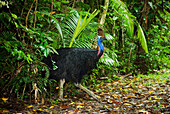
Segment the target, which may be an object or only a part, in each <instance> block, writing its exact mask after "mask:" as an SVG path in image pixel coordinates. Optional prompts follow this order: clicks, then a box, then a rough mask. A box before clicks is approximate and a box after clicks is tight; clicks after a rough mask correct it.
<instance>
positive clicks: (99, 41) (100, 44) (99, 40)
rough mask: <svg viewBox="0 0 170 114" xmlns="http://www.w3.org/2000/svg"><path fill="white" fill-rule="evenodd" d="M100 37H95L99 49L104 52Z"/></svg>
mask: <svg viewBox="0 0 170 114" xmlns="http://www.w3.org/2000/svg"><path fill="white" fill-rule="evenodd" d="M100 37H101V36H98V37H97V43H98V45H99V47H100V50H102V51H103V52H104V45H103V43H102V40H101V39H100Z"/></svg>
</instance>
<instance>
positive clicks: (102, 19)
mask: <svg viewBox="0 0 170 114" xmlns="http://www.w3.org/2000/svg"><path fill="white" fill-rule="evenodd" d="M108 6H109V0H105V3H104V8H103V13H102V15H101V19H100V22H99V23H100V25H99V28H101V27H102V26H103V24H104V22H105V19H106V13H107V9H108Z"/></svg>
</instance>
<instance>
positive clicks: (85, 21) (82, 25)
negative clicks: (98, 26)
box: [69, 10, 99, 47]
mask: <svg viewBox="0 0 170 114" xmlns="http://www.w3.org/2000/svg"><path fill="white" fill-rule="evenodd" d="M98 13H99V11H97V10H94V11H93V13H92V14H91V15H90V16H89V17H88V18H87V16H88V14H89V11H88V13H87V14H86V16H85V17H84V19H83V21H82V14H80V16H79V18H78V21H77V23H76V24H77V26H76V28H75V30H74V33H73V36H72V38H71V42H70V45H69V47H72V45H73V43H74V41H75V38H77V36H78V35H79V34H80V33H81V32H82V31H83V30H84V28H85V27H86V26H87V24H88V23H89V22H90V21H91V20H92V19H93V18H94V17H95V16H96V15H97V14H98ZM73 21H74V20H73ZM73 27H75V26H73ZM72 30H73V29H72Z"/></svg>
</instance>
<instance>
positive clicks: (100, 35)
mask: <svg viewBox="0 0 170 114" xmlns="http://www.w3.org/2000/svg"><path fill="white" fill-rule="evenodd" d="M103 40H107V39H106V38H105V34H104V31H103V30H102V29H101V28H99V29H98V37H97V43H98V45H99V48H98V54H99V53H100V52H101V51H102V53H103V54H104V45H103V43H102V41H103ZM98 54H97V55H98ZM103 54H102V56H103ZM102 56H101V57H102Z"/></svg>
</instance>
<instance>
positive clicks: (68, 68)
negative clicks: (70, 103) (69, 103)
mask: <svg viewBox="0 0 170 114" xmlns="http://www.w3.org/2000/svg"><path fill="white" fill-rule="evenodd" d="M103 40H106V38H105V35H104V31H103V30H102V29H98V37H97V43H98V47H99V48H98V50H96V49H87V48H62V49H57V52H58V53H59V54H58V55H57V54H51V56H48V57H47V58H44V59H43V62H44V63H45V64H46V65H47V66H48V67H49V68H50V76H49V78H50V79H55V80H60V94H59V98H60V99H61V100H62V99H63V85H64V83H65V81H72V82H74V84H75V86H76V87H79V88H80V89H82V90H84V91H85V92H87V93H88V94H89V95H91V96H92V97H93V98H95V99H98V96H97V95H95V94H94V93H93V92H92V91H90V90H89V89H87V88H85V87H83V86H82V85H81V84H80V81H81V79H82V76H83V75H85V74H86V73H87V72H88V71H90V70H92V69H93V68H95V67H96V63H97V62H98V60H99V59H100V57H102V55H103V54H104V45H103V43H102V41H103ZM54 65H56V66H57V67H58V68H57V69H56V70H54V69H53V66H54Z"/></svg>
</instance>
